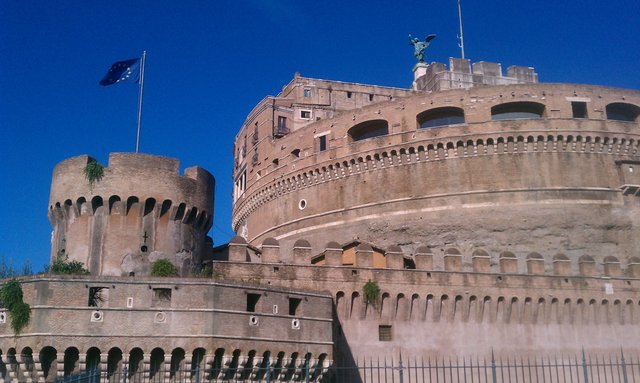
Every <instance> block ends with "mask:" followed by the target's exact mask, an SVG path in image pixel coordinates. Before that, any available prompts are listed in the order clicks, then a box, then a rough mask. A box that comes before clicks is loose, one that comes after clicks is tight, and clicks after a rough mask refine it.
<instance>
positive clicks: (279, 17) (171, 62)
mask: <svg viewBox="0 0 640 383" xmlns="http://www.w3.org/2000/svg"><path fill="white" fill-rule="evenodd" d="M462 8H463V22H464V34H465V35H464V36H465V45H466V47H465V48H466V49H465V51H466V52H465V53H466V56H467V58H470V59H471V60H472V61H493V62H500V63H502V64H503V68H506V67H507V66H509V65H526V66H533V67H535V68H536V71H537V72H538V73H539V76H540V80H541V81H542V82H573V83H588V84H598V85H606V86H614V87H624V88H632V89H640V75H638V69H637V67H638V66H640V49H638V43H639V42H640V38H639V35H640V34H639V32H640V26H639V25H640V24H639V23H638V16H640V2H639V1H637V0H612V1H608V2H605V1H601V0H582V1H573V0H562V1H558V0H554V1H550V0H539V1H513V0H511V1H507V0H483V1H478V0H474V1H471V0H463V2H462ZM410 33H411V34H413V35H414V36H419V37H424V36H425V35H427V34H429V33H435V34H437V35H438V37H437V38H436V40H434V41H433V42H432V44H431V46H430V47H429V49H428V51H427V61H440V62H447V61H448V58H449V57H451V56H459V54H460V51H459V49H458V47H457V37H456V36H457V33H458V19H457V2H456V1H455V0H447V1H444V0H442V1H426V0H423V1H366V2H365V1H340V2H338V1H323V2H319V1H301V0H297V1H294V0H282V1H259V0H236V1H203V0H201V1H195V0H194V1H192V0H185V1H159V0H153V1H133V2H131V1H127V2H125V1H119V0H114V1H108V2H107V1H79V0H62V1H31V0H22V1H18V0H0V133H1V134H0V144H1V148H0V179H1V181H0V200H1V201H2V208H1V209H0V255H2V256H4V257H5V258H11V259H12V260H13V262H14V264H21V263H22V262H23V260H25V259H29V260H31V262H32V263H33V264H34V268H35V269H36V270H38V269H40V268H41V266H42V265H43V264H45V263H48V257H49V245H50V244H49V239H50V232H51V226H50V224H49V222H48V220H47V215H46V213H47V205H48V197H49V185H50V178H51V172H52V169H53V167H54V166H55V164H56V163H58V162H60V161H62V160H64V159H65V158H68V157H72V156H76V155H80V154H89V155H91V156H93V157H95V158H97V159H98V161H100V162H102V163H106V161H107V158H108V153H109V152H120V151H133V150H134V149H135V130H136V112H137V95H138V93H137V88H136V85H135V84H128V83H121V84H117V85H114V86H110V87H101V86H99V85H98V81H99V80H100V79H101V78H102V76H103V75H104V74H105V73H106V71H107V69H108V68H109V67H110V66H111V64H112V63H113V62H115V61H118V60H124V59H128V58H132V57H136V56H138V55H140V54H141V53H142V51H143V50H146V51H147V52H148V55H147V67H146V74H145V93H144V110H143V123H142V137H141V147H140V151H141V152H144V153H150V154H157V155H164V156H170V157H175V158H178V159H180V161H181V166H182V168H184V167H189V166H193V165H199V166H202V167H204V168H206V169H207V170H209V171H210V172H211V173H213V174H214V176H215V177H216V181H217V185H216V201H215V203H216V205H215V220H214V227H213V228H212V230H211V232H210V235H211V236H212V237H213V239H214V242H215V243H216V244H221V243H224V242H226V241H228V239H229V238H230V237H231V236H232V235H233V233H232V231H231V229H230V217H231V199H230V195H231V185H232V181H231V169H232V156H231V150H232V149H231V147H232V141H233V137H234V135H235V133H236V132H237V130H238V129H239V128H240V126H241V124H242V123H243V121H244V119H245V117H246V115H247V113H248V112H249V111H250V110H251V109H252V107H253V106H254V105H255V104H256V103H257V102H259V101H260V100H261V99H262V98H263V97H264V96H266V95H268V94H271V95H275V94H277V93H278V91H279V90H280V89H281V88H282V86H283V85H285V84H286V83H287V82H288V81H289V80H290V79H291V78H292V77H293V75H294V73H295V72H296V71H299V72H300V73H301V74H302V75H303V76H308V77H316V78H327V79H334V80H342V81H352V82H360V83H371V84H379V85H387V86H395V87H409V85H410V84H411V80H412V73H411V69H412V67H413V65H414V63H415V60H414V58H413V49H412V47H411V46H409V44H408V38H407V35H408V34H410Z"/></svg>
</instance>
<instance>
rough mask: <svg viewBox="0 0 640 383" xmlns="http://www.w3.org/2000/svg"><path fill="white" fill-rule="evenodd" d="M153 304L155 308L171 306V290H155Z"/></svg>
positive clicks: (163, 288)
mask: <svg viewBox="0 0 640 383" xmlns="http://www.w3.org/2000/svg"><path fill="white" fill-rule="evenodd" d="M151 303H152V306H153V307H169V306H171V289H170V288H166V287H162V288H154V289H153V299H152V301H151Z"/></svg>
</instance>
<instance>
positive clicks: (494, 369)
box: [491, 349, 498, 383]
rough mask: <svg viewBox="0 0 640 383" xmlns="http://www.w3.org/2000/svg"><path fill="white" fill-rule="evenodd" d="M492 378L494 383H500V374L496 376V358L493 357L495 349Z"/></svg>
mask: <svg viewBox="0 0 640 383" xmlns="http://www.w3.org/2000/svg"><path fill="white" fill-rule="evenodd" d="M491 377H492V379H493V383H498V374H496V358H495V357H494V356H493V349H491Z"/></svg>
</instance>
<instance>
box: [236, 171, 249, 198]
mask: <svg viewBox="0 0 640 383" xmlns="http://www.w3.org/2000/svg"><path fill="white" fill-rule="evenodd" d="M246 187H247V169H244V170H243V171H242V173H240V175H239V176H238V178H236V181H235V187H234V189H233V200H234V201H235V200H237V199H238V198H240V197H241V196H242V194H244V191H245V188H246Z"/></svg>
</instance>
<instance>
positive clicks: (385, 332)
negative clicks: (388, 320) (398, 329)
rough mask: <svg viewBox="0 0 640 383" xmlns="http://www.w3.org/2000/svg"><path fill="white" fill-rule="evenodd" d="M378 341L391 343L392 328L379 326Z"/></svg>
mask: <svg viewBox="0 0 640 383" xmlns="http://www.w3.org/2000/svg"><path fill="white" fill-rule="evenodd" d="M378 340H379V341H380V342H391V341H392V340H393V339H392V336H391V326H389V325H380V326H378Z"/></svg>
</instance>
